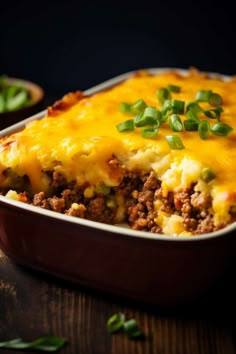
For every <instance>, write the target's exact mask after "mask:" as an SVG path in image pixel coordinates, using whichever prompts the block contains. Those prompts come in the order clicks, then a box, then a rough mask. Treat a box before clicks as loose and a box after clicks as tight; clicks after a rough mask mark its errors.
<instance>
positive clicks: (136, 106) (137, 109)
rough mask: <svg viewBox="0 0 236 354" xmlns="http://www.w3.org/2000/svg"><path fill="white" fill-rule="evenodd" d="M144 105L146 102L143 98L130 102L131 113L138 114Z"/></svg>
mask: <svg viewBox="0 0 236 354" xmlns="http://www.w3.org/2000/svg"><path fill="white" fill-rule="evenodd" d="M146 107H147V104H146V102H145V101H144V100H142V99H140V100H138V101H136V102H135V103H133V104H132V106H131V111H132V113H133V114H139V113H142V112H143V111H144V110H145V108H146Z"/></svg>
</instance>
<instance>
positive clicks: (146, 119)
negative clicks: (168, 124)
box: [134, 107, 162, 127]
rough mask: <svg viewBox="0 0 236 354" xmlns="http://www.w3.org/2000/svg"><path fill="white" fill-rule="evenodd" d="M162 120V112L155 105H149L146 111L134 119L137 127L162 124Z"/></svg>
mask: <svg viewBox="0 0 236 354" xmlns="http://www.w3.org/2000/svg"><path fill="white" fill-rule="evenodd" d="M161 121H162V113H161V112H160V111H158V110H157V109H156V108H155V107H147V108H145V110H144V112H143V113H142V114H140V115H137V116H136V117H135V119H134V124H135V126H136V127H144V126H145V125H158V126H159V125H160V122H161Z"/></svg>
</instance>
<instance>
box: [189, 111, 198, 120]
mask: <svg viewBox="0 0 236 354" xmlns="http://www.w3.org/2000/svg"><path fill="white" fill-rule="evenodd" d="M186 116H187V118H188V119H191V120H196V121H197V122H198V121H199V118H198V116H197V114H196V113H195V112H194V111H191V110H189V111H187V112H186Z"/></svg>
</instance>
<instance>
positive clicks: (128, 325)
mask: <svg viewBox="0 0 236 354" xmlns="http://www.w3.org/2000/svg"><path fill="white" fill-rule="evenodd" d="M124 332H125V333H126V334H127V336H128V338H130V339H136V338H139V337H141V336H143V334H142V332H141V331H140V329H139V327H138V325H137V322H136V320H135V319H131V320H128V321H126V322H125V323H124Z"/></svg>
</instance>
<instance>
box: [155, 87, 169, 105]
mask: <svg viewBox="0 0 236 354" xmlns="http://www.w3.org/2000/svg"><path fill="white" fill-rule="evenodd" d="M156 94H157V98H158V100H159V102H160V103H161V104H163V103H164V102H165V101H166V100H170V99H171V93H170V91H169V90H168V89H167V88H164V87H161V88H159V89H158V90H157V92H156Z"/></svg>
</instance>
